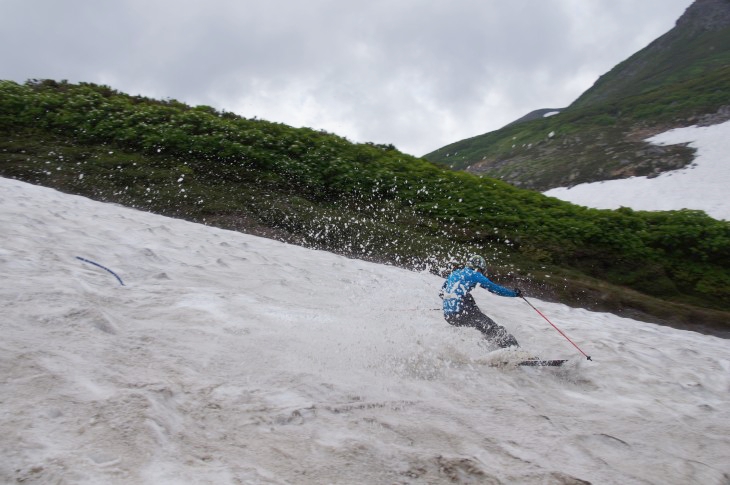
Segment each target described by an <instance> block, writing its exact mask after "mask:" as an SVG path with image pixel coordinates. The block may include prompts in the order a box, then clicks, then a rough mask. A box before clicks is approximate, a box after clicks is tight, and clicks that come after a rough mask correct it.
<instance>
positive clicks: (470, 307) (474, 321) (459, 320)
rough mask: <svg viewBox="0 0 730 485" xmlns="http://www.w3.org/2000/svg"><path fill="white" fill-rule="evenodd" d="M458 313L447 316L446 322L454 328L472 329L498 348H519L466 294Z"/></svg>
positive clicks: (505, 331) (508, 334)
mask: <svg viewBox="0 0 730 485" xmlns="http://www.w3.org/2000/svg"><path fill="white" fill-rule="evenodd" d="M463 301H464V303H463V307H462V311H461V312H460V313H456V314H453V315H447V316H446V317H445V318H446V321H447V322H448V323H449V324H450V325H454V326H456V327H473V328H476V329H477V330H479V331H480V332H482V334H484V338H486V339H487V340H489V341H490V342H493V343H494V344H496V345H497V346H499V347H502V348H507V347H513V346H514V347H519V346H520V344H518V343H517V339H515V338H514V336H513V335H512V334H511V333H509V332H508V331H507V329H506V328H504V327H503V326H501V325H497V323H496V322H495V321H494V320H492V319H491V318H489V317H488V316H486V315H485V314H484V313H482V311H481V310H480V309H479V307H478V306H477V303H476V302H475V301H474V297H473V296H471V295H470V294H467V295H466V296H465V297H464V299H463Z"/></svg>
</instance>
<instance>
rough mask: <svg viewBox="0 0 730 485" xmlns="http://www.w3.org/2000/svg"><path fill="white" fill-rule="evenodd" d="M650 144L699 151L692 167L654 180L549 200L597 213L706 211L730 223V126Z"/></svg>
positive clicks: (563, 191)
mask: <svg viewBox="0 0 730 485" xmlns="http://www.w3.org/2000/svg"><path fill="white" fill-rule="evenodd" d="M647 141H649V142H651V143H654V144H658V145H674V144H679V143H689V146H691V147H693V148H696V149H697V153H696V155H695V160H694V162H692V163H691V164H690V165H689V166H687V167H685V168H682V169H679V170H671V171H668V172H663V173H661V174H659V176H657V177H654V178H647V177H631V178H628V179H621V180H607V181H604V182H593V183H587V184H579V185H576V186H574V187H559V188H555V189H550V190H548V191H547V192H545V195H547V196H550V197H556V198H558V199H562V200H565V201H568V202H572V203H574V204H578V205H583V206H587V207H594V208H596V209H618V208H619V207H622V206H623V207H630V208H632V209H636V210H648V211H658V210H661V211H666V210H679V209H685V208H686V209H695V210H703V211H705V212H706V213H707V214H708V215H709V216H710V217H714V218H715V219H721V220H730V196H729V195H728V187H730V156H729V155H728V154H729V153H730V121H727V122H725V123H721V124H718V125H712V126H705V127H697V126H692V127H689V128H678V129H675V130H670V131H667V132H665V133H661V134H659V135H656V136H654V137H652V138H649V139H648V140H647Z"/></svg>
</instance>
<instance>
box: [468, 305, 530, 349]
mask: <svg viewBox="0 0 730 485" xmlns="http://www.w3.org/2000/svg"><path fill="white" fill-rule="evenodd" d="M472 322H473V326H474V327H476V328H477V329H479V331H480V332H482V334H484V338H486V339H487V340H489V341H491V342H494V343H495V344H496V345H497V346H499V347H501V348H507V347H519V346H520V344H519V343H517V339H516V338H515V337H514V336H513V335H512V334H511V333H509V332H508V331H507V329H506V328H504V327H503V326H501V325H497V323H496V322H495V321H494V320H492V319H491V318H489V317H488V316H486V315H485V314H483V313H481V312H480V314H478V315H475V316H474V318H473V319H472Z"/></svg>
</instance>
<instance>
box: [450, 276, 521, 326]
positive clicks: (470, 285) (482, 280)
mask: <svg viewBox="0 0 730 485" xmlns="http://www.w3.org/2000/svg"><path fill="white" fill-rule="evenodd" d="M477 285H479V286H481V287H482V288H485V289H486V290H488V291H490V292H491V293H494V294H496V295H500V296H511V297H516V296H517V293H515V292H514V291H512V290H510V289H509V288H505V287H504V286H500V285H498V284H496V283H494V282H492V281H490V279H489V278H487V277H486V276H484V275H483V274H481V273H480V272H478V271H476V270H473V269H471V268H462V269H457V270H454V271H453V272H452V273H451V274H450V275H449V276H447V277H446V281H444V284H443V286H442V287H441V298H443V300H444V304H443V308H444V316H448V315H454V314H457V313H460V312H461V311H462V310H463V306H464V301H463V298H464V297H465V296H466V295H467V294H468V293H469V292H470V291H471V290H473V289H474V288H475V287H476V286H477Z"/></svg>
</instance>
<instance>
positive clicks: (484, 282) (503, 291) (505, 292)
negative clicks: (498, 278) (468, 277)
mask: <svg viewBox="0 0 730 485" xmlns="http://www.w3.org/2000/svg"><path fill="white" fill-rule="evenodd" d="M479 276H481V278H479V280H478V281H479V285H480V286H481V287H482V288H485V289H486V290H487V291H489V292H490V293H494V294H495V295H499V296H511V297H517V296H519V294H518V293H517V292H516V291H514V290H510V289H509V288H505V287H504V286H500V285H498V284H497V283H494V282H493V281H491V280H490V279H489V278H487V277H486V276H484V275H481V274H480V275H479Z"/></svg>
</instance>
